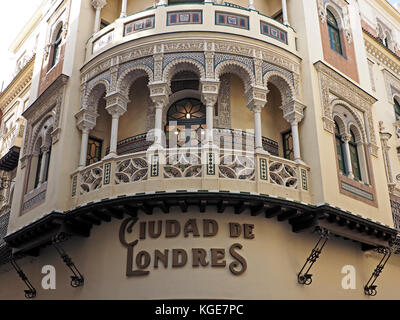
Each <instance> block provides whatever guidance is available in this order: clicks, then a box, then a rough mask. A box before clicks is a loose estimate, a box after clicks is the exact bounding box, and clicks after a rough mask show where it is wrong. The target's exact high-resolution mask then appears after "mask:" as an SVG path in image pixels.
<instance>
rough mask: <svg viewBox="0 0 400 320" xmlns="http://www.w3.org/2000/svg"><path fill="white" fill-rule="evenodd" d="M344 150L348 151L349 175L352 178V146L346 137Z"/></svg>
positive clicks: (347, 167) (347, 166)
mask: <svg viewBox="0 0 400 320" xmlns="http://www.w3.org/2000/svg"><path fill="white" fill-rule="evenodd" d="M344 150H345V152H346V157H345V159H346V169H347V175H348V176H349V177H350V178H353V177H354V175H353V167H352V166H351V156H350V147H349V141H348V140H347V139H346V140H345V141H344Z"/></svg>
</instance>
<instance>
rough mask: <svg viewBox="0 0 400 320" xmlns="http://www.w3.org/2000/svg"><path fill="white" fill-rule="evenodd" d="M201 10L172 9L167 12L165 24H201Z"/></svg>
mask: <svg viewBox="0 0 400 320" xmlns="http://www.w3.org/2000/svg"><path fill="white" fill-rule="evenodd" d="M202 14H203V13H202V11H201V10H196V11H174V12H168V13H167V26H175V25H182V24H202V23H203V16H202Z"/></svg>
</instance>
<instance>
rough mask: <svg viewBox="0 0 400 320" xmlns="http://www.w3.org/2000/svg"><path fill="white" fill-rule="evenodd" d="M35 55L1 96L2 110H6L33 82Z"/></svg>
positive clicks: (0, 105)
mask: <svg viewBox="0 0 400 320" xmlns="http://www.w3.org/2000/svg"><path fill="white" fill-rule="evenodd" d="M34 61H35V55H34V56H33V57H32V58H31V60H30V61H29V62H28V63H27V64H26V65H25V67H24V68H23V69H22V70H21V71H20V72H19V73H18V74H17V75H16V76H15V77H14V79H13V80H12V81H11V83H10V84H9V85H8V86H7V88H6V89H5V90H4V91H3V92H2V93H1V95H0V110H2V111H3V110H4V109H5V108H6V107H7V106H8V105H9V104H10V103H11V102H12V101H13V100H14V99H15V98H16V97H17V96H18V94H20V93H21V91H22V90H24V89H25V87H26V86H27V85H28V84H29V83H30V82H31V81H32V76H33V66H34Z"/></svg>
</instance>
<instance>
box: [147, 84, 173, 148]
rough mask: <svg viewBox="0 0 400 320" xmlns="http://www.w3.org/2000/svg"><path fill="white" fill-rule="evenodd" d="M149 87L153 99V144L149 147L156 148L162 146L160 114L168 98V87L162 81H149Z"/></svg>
mask: <svg viewBox="0 0 400 320" xmlns="http://www.w3.org/2000/svg"><path fill="white" fill-rule="evenodd" d="M149 89H150V99H151V100H152V101H153V103H154V106H155V117H154V144H153V145H152V146H151V148H152V149H154V148H155V149H158V148H162V147H163V140H162V137H163V130H162V115H163V110H164V108H165V107H166V105H167V103H168V100H169V94H170V89H169V86H168V84H167V83H164V82H162V83H160V82H157V83H154V82H153V83H149Z"/></svg>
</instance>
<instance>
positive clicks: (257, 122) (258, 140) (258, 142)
mask: <svg viewBox="0 0 400 320" xmlns="http://www.w3.org/2000/svg"><path fill="white" fill-rule="evenodd" d="M253 112H254V139H255V140H254V143H255V145H254V147H255V151H256V152H259V151H262V150H263V147H262V135H261V109H258V108H254V109H253Z"/></svg>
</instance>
